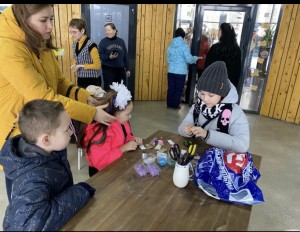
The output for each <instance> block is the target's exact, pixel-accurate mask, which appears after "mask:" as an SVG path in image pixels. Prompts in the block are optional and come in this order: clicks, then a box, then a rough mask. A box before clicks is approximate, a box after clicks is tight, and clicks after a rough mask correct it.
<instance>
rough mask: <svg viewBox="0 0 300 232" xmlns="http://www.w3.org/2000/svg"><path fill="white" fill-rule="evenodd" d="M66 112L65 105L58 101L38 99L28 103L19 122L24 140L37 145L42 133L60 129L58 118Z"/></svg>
mask: <svg viewBox="0 0 300 232" xmlns="http://www.w3.org/2000/svg"><path fill="white" fill-rule="evenodd" d="M64 111H65V108H64V106H63V104H62V103H61V102H57V101H49V100H43V99H37V100H32V101H30V102H28V103H26V104H25V105H24V106H23V108H22V110H21V112H20V113H19V120H18V124H19V128H20V131H21V133H22V136H23V138H24V139H25V140H26V141H27V142H28V143H31V144H35V143H36V142H37V138H38V136H39V135H41V134H42V133H47V134H51V133H53V132H54V131H55V130H56V129H57V128H58V127H59V123H60V121H59V120H58V118H59V116H60V114H61V113H62V112H64Z"/></svg>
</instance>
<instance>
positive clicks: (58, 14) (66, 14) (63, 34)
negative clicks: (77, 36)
mask: <svg viewBox="0 0 300 232" xmlns="http://www.w3.org/2000/svg"><path fill="white" fill-rule="evenodd" d="M54 17H55V20H54V30H53V34H54V37H55V43H54V44H55V46H57V47H59V48H63V49H64V55H63V56H61V57H58V60H59V61H60V64H61V69H62V72H63V74H64V76H65V77H66V78H68V79H70V80H71V81H72V82H73V83H75V84H76V82H77V81H76V78H75V75H74V72H72V71H71V70H70V66H71V62H72V59H73V51H72V43H73V40H72V36H71V35H70V34H69V27H68V24H69V22H70V20H71V19H72V18H80V17H81V4H55V5H54Z"/></svg>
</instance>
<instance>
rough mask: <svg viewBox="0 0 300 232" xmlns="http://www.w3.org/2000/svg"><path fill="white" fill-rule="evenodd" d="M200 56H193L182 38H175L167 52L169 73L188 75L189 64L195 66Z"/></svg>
mask: <svg viewBox="0 0 300 232" xmlns="http://www.w3.org/2000/svg"><path fill="white" fill-rule="evenodd" d="M197 60H198V56H192V54H191V51H190V47H189V46H188V45H187V44H186V43H185V42H184V40H183V38H182V37H181V36H179V37H175V38H174V39H173V40H172V42H171V44H170V45H169V47H168V50H167V62H168V72H169V73H174V74H181V75H185V74H187V64H195V63H196V62H197Z"/></svg>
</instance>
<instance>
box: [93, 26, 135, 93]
mask: <svg viewBox="0 0 300 232" xmlns="http://www.w3.org/2000/svg"><path fill="white" fill-rule="evenodd" d="M104 28H105V34H106V37H105V38H103V39H102V40H101V41H100V43H99V45H98V49H99V53H100V59H101V64H102V73H103V81H104V89H105V90H109V86H110V85H111V84H112V83H113V82H118V83H121V80H123V82H124V83H125V85H127V84H128V83H127V79H126V78H127V77H129V76H130V70H129V57H128V53H127V48H126V45H125V42H124V40H123V39H121V38H119V37H117V33H118V30H117V28H116V26H115V24H113V23H106V24H105V25H104Z"/></svg>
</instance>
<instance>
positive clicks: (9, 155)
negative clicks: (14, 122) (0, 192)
mask: <svg viewBox="0 0 300 232" xmlns="http://www.w3.org/2000/svg"><path fill="white" fill-rule="evenodd" d="M21 138H22V136H21V135H17V136H15V137H13V138H12V139H10V140H8V141H6V142H5V144H4V145H3V148H2V149H1V151H0V164H1V165H2V166H3V167H4V172H5V175H6V176H7V178H9V179H16V178H17V177H18V176H20V175H22V174H23V173H25V172H27V171H28V170H32V169H34V168H35V167H38V166H42V165H44V164H45V163H48V162H50V161H52V160H55V159H58V158H59V156H60V152H52V153H51V155H42V154H41V152H38V153H35V154H34V155H28V154H27V155H26V156H21V155H18V150H20V149H18V146H19V145H20V144H22V140H21ZM20 142H21V143H20ZM22 146H23V145H22ZM21 149H22V150H24V148H21ZM26 149H27V150H28V147H27V148H26ZM35 150H36V151H37V150H38V149H35ZM61 152H62V151H61ZM27 153H28V152H27Z"/></svg>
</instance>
